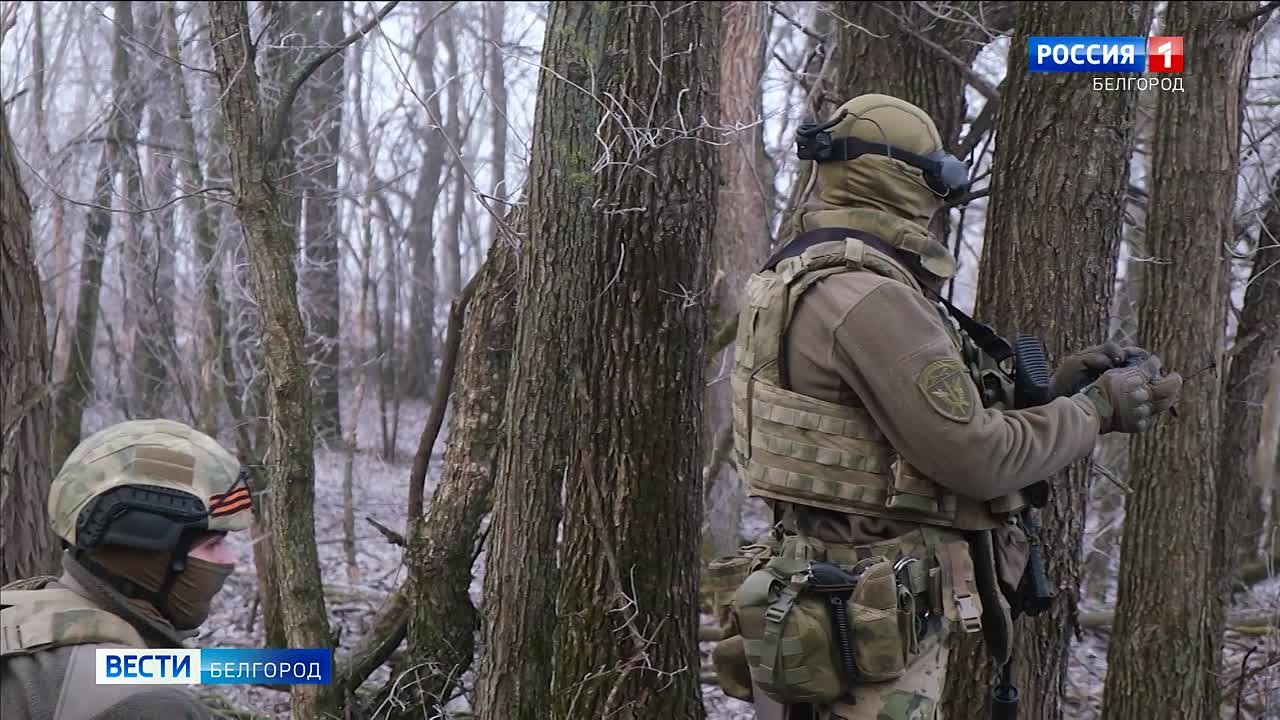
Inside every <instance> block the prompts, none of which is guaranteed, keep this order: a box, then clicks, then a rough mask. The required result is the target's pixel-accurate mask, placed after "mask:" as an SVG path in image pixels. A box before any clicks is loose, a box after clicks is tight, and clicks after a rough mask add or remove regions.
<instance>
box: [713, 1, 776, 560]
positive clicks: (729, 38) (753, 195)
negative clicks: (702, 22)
mask: <svg viewBox="0 0 1280 720" xmlns="http://www.w3.org/2000/svg"><path fill="white" fill-rule="evenodd" d="M723 13H724V23H723V25H722V26H721V34H720V37H721V53H720V123H721V125H723V126H726V127H736V128H741V129H739V130H738V131H737V132H735V133H734V134H733V135H732V136H731V137H730V138H728V142H727V144H725V145H724V146H722V147H721V148H720V179H719V185H720V187H719V192H718V193H717V197H716V206H717V208H718V218H719V220H718V222H717V223H716V226H715V239H714V241H713V243H712V256H713V260H712V267H713V273H714V278H715V279H714V280H713V281H712V284H713V287H715V288H716V289H717V292H716V294H715V297H714V303H715V304H714V309H715V313H714V314H713V315H712V318H711V319H712V320H713V321H714V322H715V324H716V325H717V326H719V325H721V324H723V323H725V322H733V321H736V318H737V310H738V303H739V302H740V296H741V293H742V288H743V286H744V285H745V284H746V279H747V277H749V276H750V275H751V273H753V272H755V271H756V270H758V269H760V265H761V264H762V263H763V262H764V260H765V258H767V257H768V256H769V244H770V243H769V193H768V192H767V191H766V189H765V187H766V186H767V185H768V186H771V185H772V184H773V176H772V175H769V176H760V175H759V174H757V170H758V162H759V153H760V152H762V151H763V147H764V133H763V123H764V118H763V116H762V115H760V113H759V109H760V99H761V96H762V95H763V89H762V87H761V81H762V80H763V79H764V68H765V62H764V61H765V41H766V40H767V39H768V36H769V23H768V20H769V13H768V8H766V7H765V5H764V4H762V3H757V2H730V3H725V4H724V9H723ZM732 363H733V350H732V349H731V348H730V349H726V350H724V351H722V352H720V353H718V354H717V356H716V358H715V359H713V360H712V361H711V363H710V366H709V368H708V375H709V377H708V378H707V382H708V387H707V397H706V404H707V414H706V415H707V416H706V421H705V424H704V430H703V432H704V433H705V439H706V441H707V443H706V444H707V446H708V447H713V446H714V438H715V437H716V435H717V434H718V433H719V432H720V431H721V429H722V428H723V427H725V425H726V424H727V423H729V422H731V421H732V420H733V415H732V402H733V389H732V387H731V386H730V384H729V382H728V371H729V369H730V368H731V367H732ZM709 471H710V473H711V477H708V478H707V483H708V485H709V487H708V488H707V493H708V496H709V501H708V503H707V515H708V518H707V519H708V528H707V530H708V535H709V537H708V540H709V541H710V545H711V553H712V554H713V555H714V556H717V557H718V556H723V555H731V554H733V553H735V552H737V548H738V544H739V533H740V526H741V522H742V507H743V504H744V503H745V502H746V490H745V488H744V487H743V486H742V483H741V481H740V480H739V478H738V475H737V473H736V472H735V470H734V468H733V463H731V462H724V463H718V467H710V468H709Z"/></svg>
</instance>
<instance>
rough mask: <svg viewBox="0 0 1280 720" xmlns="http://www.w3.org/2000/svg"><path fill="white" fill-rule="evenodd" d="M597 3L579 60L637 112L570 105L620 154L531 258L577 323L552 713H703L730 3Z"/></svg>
mask: <svg viewBox="0 0 1280 720" xmlns="http://www.w3.org/2000/svg"><path fill="white" fill-rule="evenodd" d="M593 14H594V15H595V17H593V18H590V19H584V20H583V21H582V23H581V25H579V27H580V28H581V27H585V28H589V30H587V31H586V32H582V31H581V30H579V31H575V32H572V33H567V34H568V35H569V36H570V37H573V38H575V39H576V40H577V41H578V48H577V49H575V50H574V51H573V52H572V53H571V54H570V57H571V58H574V59H576V60H578V62H583V61H586V62H588V63H590V62H591V61H592V60H593V59H594V58H597V57H598V58H600V59H601V60H602V62H601V63H600V64H599V65H597V66H596V68H595V69H596V72H595V77H596V81H597V83H598V84H597V87H598V88H599V92H600V93H601V94H602V95H601V96H602V97H612V98H615V99H616V100H617V102H619V103H620V104H621V108H634V110H633V111H631V112H628V113H626V114H624V113H622V112H617V113H615V112H612V111H611V110H606V109H605V108H604V107H602V106H601V105H600V104H598V103H593V104H592V106H591V107H590V108H589V110H590V113H589V114H587V115H576V114H575V115H569V116H567V117H564V120H565V121H566V122H565V123H564V124H563V125H562V126H561V127H562V129H563V131H564V134H563V135H560V134H557V135H554V136H553V137H563V138H564V139H565V140H566V141H571V140H573V139H577V138H580V137H583V136H588V137H592V138H593V139H595V140H596V142H597V143H598V145H597V146H596V147H593V148H591V149H590V150H589V151H588V152H587V153H584V156H585V158H587V159H594V158H597V157H599V154H600V153H601V152H602V150H601V146H603V148H604V151H605V152H608V153H609V154H610V155H611V159H612V160H613V162H612V163H610V164H608V165H605V166H603V167H600V168H598V170H597V172H595V173H593V174H591V175H588V176H586V177H581V178H579V177H574V176H570V177H569V178H568V180H569V182H571V183H573V182H577V183H580V185H581V189H577V188H575V189H571V190H569V191H568V192H556V191H557V190H561V189H562V188H564V184H562V183H561V184H550V185H549V187H550V189H551V190H552V193H550V194H549V195H548V196H542V197H539V200H544V199H545V200H552V201H553V202H554V201H555V200H556V199H557V198H558V199H559V200H560V201H559V202H554V204H555V205H557V206H559V207H562V208H564V207H569V206H570V201H572V200H574V199H577V198H580V197H581V195H580V193H581V192H582V191H585V192H587V193H589V195H588V197H591V198H592V209H591V215H592V217H591V218H590V219H589V220H588V221H587V222H588V223H589V224H590V226H591V230H592V231H591V232H581V231H582V230H586V229H587V224H586V223H584V224H580V225H578V227H577V228H565V230H566V231H565V232H557V236H556V237H555V240H554V242H553V243H549V244H547V245H541V244H539V243H537V242H536V241H535V240H534V239H532V238H531V240H530V248H529V249H530V253H529V256H528V258H527V262H528V264H529V266H530V267H534V266H538V268H539V269H537V270H534V271H533V272H535V273H543V274H544V275H543V277H544V278H546V279H548V280H550V281H551V284H552V285H553V286H554V287H555V288H556V291H555V292H556V294H557V295H558V296H559V297H558V298H557V302H555V303H554V304H548V305H546V306H545V309H546V310H547V311H549V312H550V313H553V314H555V315H558V316H560V317H565V318H570V319H571V320H572V322H570V323H569V328H570V331H569V332H568V333H567V334H566V335H564V336H562V337H563V338H564V339H563V342H564V345H565V347H566V349H567V350H568V353H569V356H568V358H566V359H567V362H566V363H565V367H564V368H563V369H561V368H556V369H555V370H554V373H555V374H554V375H551V374H548V375H543V377H546V379H547V380H548V381H550V380H552V378H555V380H556V381H557V382H556V383H551V382H548V383H547V384H548V385H550V386H552V387H554V388H555V389H556V390H557V391H559V392H560V393H562V395H563V397H564V399H565V400H566V401H567V402H568V403H569V409H570V412H568V413H564V414H563V415H560V416H559V417H560V422H562V423H564V431H565V434H566V436H567V437H568V439H569V446H568V454H567V461H568V462H567V466H566V468H565V470H564V475H563V477H564V480H565V491H564V492H565V503H566V512H565V515H564V518H565V519H564V528H563V545H562V548H561V558H562V562H561V579H560V591H559V596H558V602H557V610H556V614H557V617H558V621H559V623H558V626H557V633H556V643H555V648H556V650H555V657H556V660H555V665H554V674H553V676H552V693H551V695H552V697H551V700H552V713H551V715H552V717H555V718H563V719H565V720H568V719H570V718H582V717H592V718H594V717H617V718H652V719H653V720H658V719H660V718H661V719H665V718H699V717H701V716H702V704H701V697H700V686H699V680H698V670H699V667H700V661H699V649H698V642H697V630H698V616H699V615H698V605H699V600H698V599H699V594H698V576H699V573H698V567H699V556H698V552H697V548H698V544H699V543H698V538H699V529H700V527H701V522H700V521H701V518H700V514H701V513H700V510H701V492H700V488H701V484H702V483H701V472H700V470H701V462H702V454H701V449H702V442H701V436H700V434H699V432H698V429H699V427H700V424H701V417H702V416H701V412H702V408H701V404H702V402H701V401H702V393H703V390H704V383H703V379H702V378H703V368H704V345H705V342H706V337H707V323H706V310H705V307H704V306H703V305H702V304H701V302H702V301H701V300H700V298H702V297H703V296H704V294H705V293H706V292H707V287H708V280H709V278H708V273H707V268H708V265H709V263H708V261H709V259H710V257H709V256H710V240H711V237H712V235H713V233H714V227H715V217H716V210H715V200H716V190H717V188H716V184H717V183H716V177H717V165H718V160H719V155H718V148H716V147H715V146H714V145H713V144H711V143H710V142H708V140H709V139H710V138H711V128H710V127H708V128H705V129H702V128H700V127H699V126H700V125H701V123H703V122H706V123H710V124H711V125H713V126H714V125H716V124H717V118H718V116H719V112H718V108H717V105H718V103H717V100H716V98H717V96H718V87H717V86H718V85H719V65H718V63H717V60H718V56H719V40H720V6H719V5H718V4H715V3H693V4H689V3H681V2H659V3H655V4H651V5H632V4H629V3H624V2H615V3H607V4H600V9H597V10H594V11H593ZM601 20H603V22H604V25H603V33H601V34H597V32H598V31H597V27H599V25H598V23H599V22H600V21H601ZM551 27H552V28H555V23H554V22H553V23H552V25H551ZM562 32H563V31H562ZM689 48H697V49H698V51H697V52H696V53H690V52H688V49H689ZM575 56H576V57H575ZM556 85H558V83H557V84H556ZM548 95H552V93H548ZM621 108H620V109H621ZM641 109H643V111H641ZM570 111H572V109H570ZM560 112H563V111H560ZM602 115H603V117H601V116H602ZM562 117H563V116H562ZM596 117H601V121H600V122H595V121H594V119H595V118H596ZM575 149H577V148H575ZM531 202H533V200H532V198H531ZM534 207H537V205H536V204H535V205H534ZM542 227H546V226H545V225H543V226H542ZM557 230H560V228H557ZM573 230H576V232H575V231H573ZM539 251H542V252H539ZM547 251H550V252H549V253H548V252H547ZM561 258H565V259H567V258H574V259H575V260H574V261H573V262H568V261H566V260H562V259H561ZM529 292H530V293H532V292H533V290H532V288H529ZM528 297H529V302H530V303H531V304H532V303H534V302H537V301H536V300H535V298H536V297H541V296H540V295H539V296H534V295H532V294H531V295H529V296H528ZM521 330H522V331H523V328H522V329H521ZM565 370H567V371H568V377H567V378H565V377H564V376H563V375H561V373H563V372H564V371H565ZM545 372H546V371H545V370H544V373H545ZM557 376H558V377H557ZM565 380H567V383H565V384H563V385H558V383H560V382H563V381H565ZM557 385H558V387H557Z"/></svg>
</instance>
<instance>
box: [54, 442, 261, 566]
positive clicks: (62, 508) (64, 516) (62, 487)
mask: <svg viewBox="0 0 1280 720" xmlns="http://www.w3.org/2000/svg"><path fill="white" fill-rule="evenodd" d="M252 506H253V498H252V495H251V493H250V490H249V484H248V476H247V475H245V474H243V473H242V472H241V468H240V463H239V462H238V461H237V460H236V459H235V457H233V456H232V455H231V453H229V452H227V451H226V449H224V448H223V447H222V446H221V445H219V444H218V442H217V441H216V440H214V439H213V438H211V437H209V436H208V435H205V434H204V433H202V432H200V431H198V430H195V429H194V428H191V427H189V426H187V425H184V424H182V423H179V422H174V421H172V420H132V421H128V422H123V423H120V424H118V425H113V426H111V427H109V428H107V429H105V430H102V431H100V432H98V433H95V434H94V435H92V436H90V437H89V438H87V439H85V440H84V441H83V442H81V443H80V445H78V446H77V447H76V449H75V450H74V451H72V453H71V455H70V456H69V457H68V458H67V461H66V462H65V463H64V464H63V466H62V469H61V470H60V471H59V472H58V476H57V477H56V478H54V480H53V485H52V486H51V487H50V489H49V520H50V522H51V523H52V524H53V530H54V532H56V533H57V534H58V536H59V537H61V538H62V539H63V540H65V541H67V542H68V543H70V544H72V545H76V546H81V547H94V546H97V545H101V544H123V545H128V546H132V547H139V548H143V549H156V550H159V549H165V548H166V547H173V546H174V544H176V542H177V538H178V537H179V535H180V534H181V532H182V531H183V530H188V529H203V530H207V531H209V532H234V531H237V530H244V529H246V528H248V527H249V522H250V520H251V519H252Z"/></svg>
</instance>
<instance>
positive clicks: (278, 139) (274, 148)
mask: <svg viewBox="0 0 1280 720" xmlns="http://www.w3.org/2000/svg"><path fill="white" fill-rule="evenodd" d="M399 4H400V0H390V2H388V3H387V4H386V5H383V6H382V9H381V10H379V11H378V14H377V15H374V16H373V17H372V18H371V19H370V20H369V22H366V23H365V24H364V26H363V27H361V28H360V29H359V30H356V31H355V32H353V33H351V34H350V35H348V36H346V37H345V38H343V39H342V42H340V43H338V44H337V45H334V46H333V47H331V48H325V49H324V50H321V51H320V52H318V53H316V54H315V55H314V56H312V58H311V59H310V60H308V61H307V62H305V63H303V64H302V67H300V68H298V71H297V72H295V73H294V74H293V76H292V77H290V78H289V81H288V84H287V85H286V86H285V91H284V94H283V95H281V97H280V104H279V105H278V106H277V107H276V111H275V113H274V115H273V117H272V120H271V123H270V124H271V134H270V135H268V136H267V138H268V140H267V148H266V149H267V158H268V159H270V160H274V159H276V158H277V157H279V154H280V149H281V148H282V147H283V146H284V137H285V135H286V134H288V132H289V114H290V113H291V112H292V110H293V102H294V100H296V99H297V98H298V91H299V90H301V89H302V84H303V83H305V82H306V81H307V78H309V77H311V76H312V75H313V74H314V73H315V71H317V70H319V69H320V66H321V65H324V64H325V63H326V62H328V61H329V59H330V58H332V57H333V56H334V55H337V54H338V53H340V52H342V51H343V49H345V48H346V47H347V46H349V45H351V44H352V43H354V42H355V41H357V40H359V39H360V38H362V37H364V36H365V35H368V34H369V33H370V32H371V31H372V30H373V28H375V27H377V26H378V25H379V24H380V23H381V22H382V19H383V18H384V17H386V16H387V14H389V13H390V12H391V10H392V9H393V8H395V6H396V5H399ZM456 4H457V3H456V2H453V3H449V4H448V5H446V6H445V7H444V8H441V10H440V12H437V13H436V14H435V15H434V16H432V18H431V20H435V19H436V17H439V16H440V13H443V12H444V11H445V10H448V9H449V8H451V7H453V6H454V5H456Z"/></svg>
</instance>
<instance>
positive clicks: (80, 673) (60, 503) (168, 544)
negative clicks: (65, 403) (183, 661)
mask: <svg viewBox="0 0 1280 720" xmlns="http://www.w3.org/2000/svg"><path fill="white" fill-rule="evenodd" d="M247 477H248V476H247V475H246V474H245V473H243V472H241V468H240V463H239V462H237V461H236V459H235V458H234V457H232V455H231V454H230V453H228V452H227V451H226V450H225V449H224V448H223V447H222V446H221V445H219V444H218V443H217V442H216V441H215V440H213V439H212V438H210V437H209V436H207V435H205V434H203V433H200V432H198V431H196V430H193V429H192V428H190V427H188V426H186V425H183V424H181V423H177V422H171V421H168V420H144V421H131V422H125V423H121V424H118V425H115V426H113V427H110V428H108V429H106V430H103V431H101V432H99V433H97V434H95V435H93V436H91V437H89V438H88V439H86V440H85V441H84V442H82V443H80V445H79V446H78V447H77V448H76V449H75V451H74V452H72V453H71V455H70V457H68V458H67V461H66V463H65V464H64V465H63V466H62V469H61V471H60V472H59V473H58V476H57V477H56V478H55V479H54V481H53V485H52V486H51V488H50V492H49V516H50V521H51V523H52V526H53V530H54V532H55V533H56V534H57V535H58V536H59V537H60V538H62V541H63V545H64V547H65V551H64V554H63V558H62V566H63V574H62V575H61V576H60V577H58V578H33V579H30V580H20V581H18V582H16V583H11V584H10V585H8V586H6V587H5V588H3V589H2V590H0V658H2V660H0V662H2V664H0V717H3V718H4V720H126V719H127V720H134V719H135V718H157V719H160V718H163V720H183V719H196V718H200V719H203V718H207V717H209V713H208V711H207V710H206V709H205V708H204V706H203V705H202V704H201V703H200V702H198V701H197V700H196V698H195V697H194V696H192V695H191V694H190V693H189V692H188V691H187V690H186V689H184V688H180V686H172V685H168V686H166V685H98V684H96V682H95V652H94V650H95V649H97V648H109V647H117V648H182V647H183V641H184V639H186V638H188V637H191V636H193V635H194V634H195V632H194V631H195V630H196V628H198V627H199V626H200V625H201V623H203V622H204V621H205V619H206V618H207V617H208V615H209V605H210V602H211V601H212V599H213V597H214V596H215V595H216V594H217V593H218V591H219V590H220V589H221V588H222V585H223V583H224V582H225V581H226V579H227V577H228V576H229V575H230V574H231V572H232V571H233V570H234V569H235V563H236V554H235V552H233V551H232V549H231V546H230V545H229V544H228V543H226V542H224V537H225V536H226V534H227V533H228V532H236V531H239V530H244V529H246V528H248V527H249V522H250V519H251V507H252V498H251V495H250V491H249V486H248V483H247Z"/></svg>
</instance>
